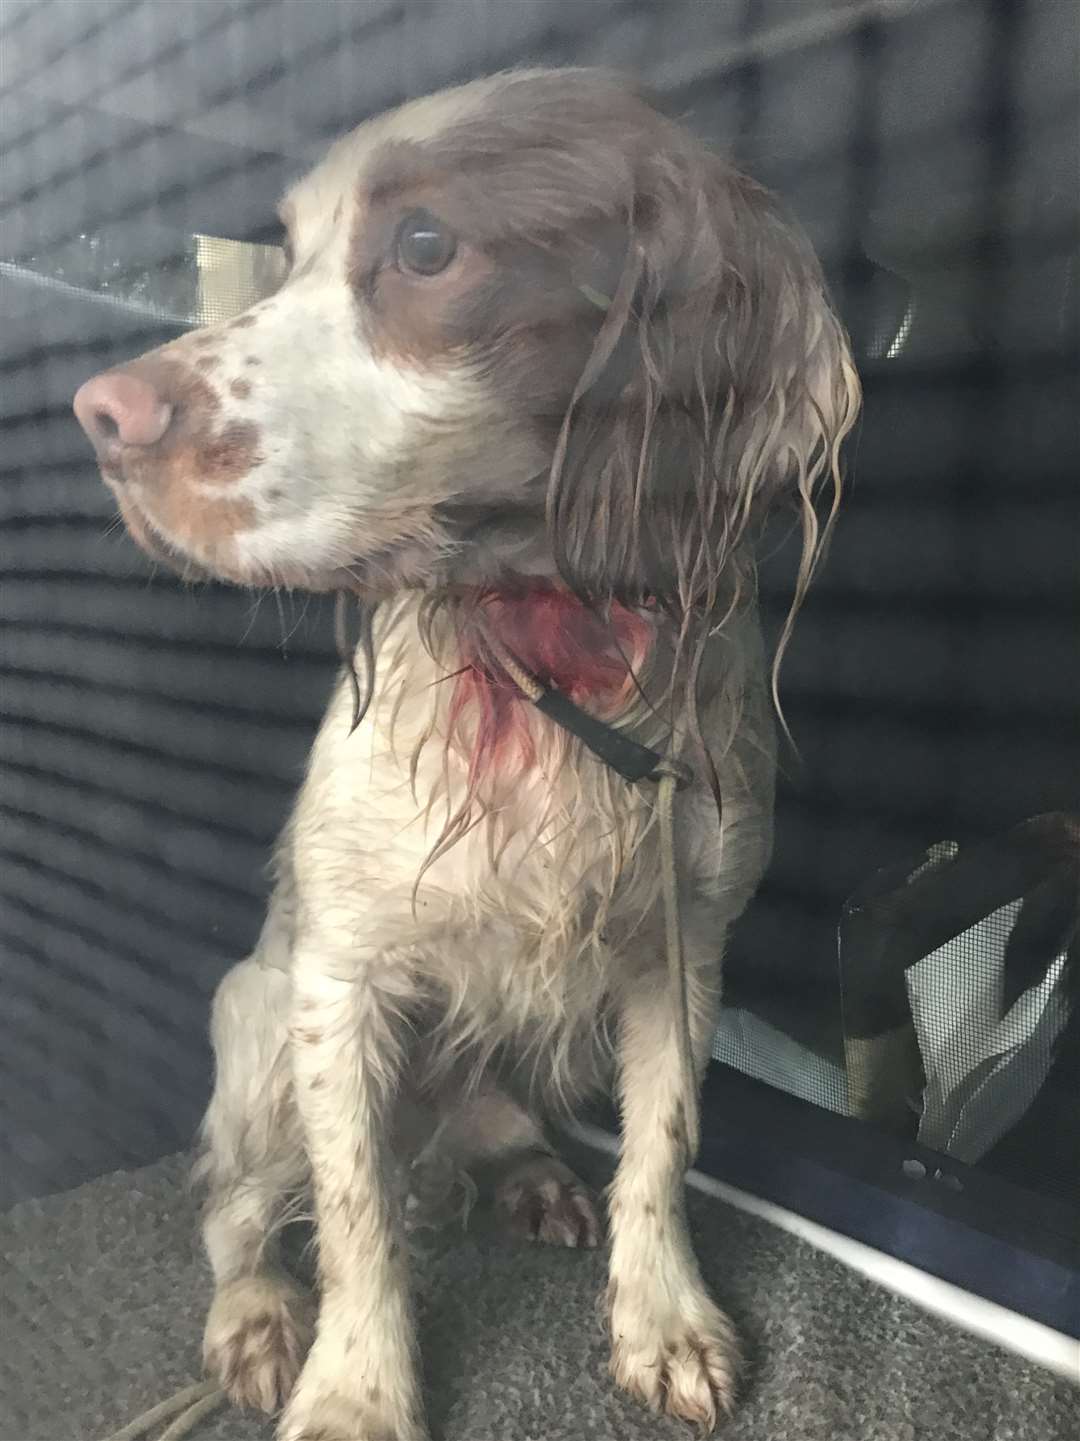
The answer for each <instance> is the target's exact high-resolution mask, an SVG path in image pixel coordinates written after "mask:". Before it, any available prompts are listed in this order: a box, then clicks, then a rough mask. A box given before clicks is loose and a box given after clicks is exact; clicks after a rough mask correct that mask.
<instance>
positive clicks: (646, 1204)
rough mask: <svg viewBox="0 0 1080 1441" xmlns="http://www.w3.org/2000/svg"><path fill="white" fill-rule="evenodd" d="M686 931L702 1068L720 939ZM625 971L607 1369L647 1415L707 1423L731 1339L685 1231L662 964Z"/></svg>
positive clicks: (721, 1392)
mask: <svg viewBox="0 0 1080 1441" xmlns="http://www.w3.org/2000/svg"><path fill="white" fill-rule="evenodd" d="M690 930H691V928H690V927H687V932H686V936H685V938H686V940H687V941H688V942H689V944H687V965H688V971H689V974H690V976H691V986H690V1002H691V1005H690V1013H691V1014H690V1022H691V1031H692V1040H693V1046H694V1051H695V1059H696V1060H697V1066H698V1073H699V1074H700V1073H701V1072H702V1071H703V1070H704V1066H705V1060H706V1057H707V1055H708V1047H709V1039H710V1036H711V1034H712V1030H713V1025H714V1016H715V1010H716V1006H715V987H714V986H713V987H710V986H709V985H708V984H707V983H703V982H706V979H707V977H708V972H709V971H710V970H713V969H715V965H716V962H715V960H711V958H710V956H709V955H708V950H711V949H713V947H715V948H716V949H718V948H719V944H720V938H719V936H717V937H716V938H715V940H714V941H713V943H712V945H711V946H708V945H707V948H706V949H705V950H703V949H702V948H701V947H698V946H694V945H693V938H692V935H691V934H690ZM656 949H657V952H658V953H660V951H661V947H660V945H658V946H657V948H656ZM695 951H696V952H697V955H696V956H695ZM710 960H711V964H710ZM631 975H632V978H630V979H628V981H627V984H626V989H625V991H624V993H623V996H622V1001H621V1006H620V1024H619V1036H618V1065H619V1099H620V1106H621V1111H622V1133H623V1136H622V1155H621V1158H620V1161H619V1167H618V1171H617V1172H616V1176H615V1180H614V1182H613V1184H612V1187H611V1192H610V1202H609V1209H610V1222H611V1261H610V1281H609V1286H608V1310H609V1315H610V1321H611V1341H612V1353H611V1369H612V1373H613V1375H614V1377H615V1379H616V1381H618V1383H619V1385H620V1386H623V1387H624V1388H625V1389H626V1390H627V1391H629V1392H630V1393H631V1394H632V1395H634V1396H636V1397H637V1398H638V1399H639V1400H641V1401H644V1402H645V1404H646V1405H648V1406H650V1407H651V1408H652V1409H653V1410H654V1411H659V1410H664V1411H667V1412H668V1413H669V1414H670V1415H672V1416H677V1417H680V1418H681V1419H682V1420H684V1421H690V1422H692V1423H694V1424H695V1425H698V1426H701V1427H703V1428H705V1429H706V1430H712V1428H713V1427H714V1426H715V1425H716V1422H717V1420H718V1417H719V1416H720V1415H721V1414H722V1413H725V1412H727V1411H729V1410H730V1409H731V1405H732V1401H733V1396H734V1386H735V1378H736V1372H737V1369H738V1344H737V1341H736V1338H735V1332H734V1329H733V1327H732V1325H731V1323H730V1321H729V1320H728V1318H727V1317H726V1316H725V1315H724V1313H723V1312H722V1311H721V1310H720V1309H719V1307H717V1306H716V1305H715V1304H714V1302H713V1301H712V1300H711V1298H710V1297H709V1294H708V1292H707V1290H706V1289H705V1284H704V1282H703V1281H702V1279H701V1275H700V1272H699V1271H698V1265H697V1261H696V1259H695V1257H694V1253H693V1249H692V1246H691V1242H690V1237H689V1234H688V1231H687V1226H686V1214H685V1202H684V1187H683V1175H684V1172H685V1169H686V1165H687V1154H686V1126H685V1116H684V1106H683V1089H682V1073H681V1067H680V1062H679V1044H678V1033H677V1030H676V1013H675V1008H674V1005H673V1003H672V999H671V996H670V992H669V989H668V987H667V983H666V978H665V976H664V972H663V969H662V962H661V965H660V967H659V968H656V967H652V968H647V969H645V970H644V971H640V972H638V973H636V975H635V974H633V973H631ZM713 979H714V980H715V977H713Z"/></svg>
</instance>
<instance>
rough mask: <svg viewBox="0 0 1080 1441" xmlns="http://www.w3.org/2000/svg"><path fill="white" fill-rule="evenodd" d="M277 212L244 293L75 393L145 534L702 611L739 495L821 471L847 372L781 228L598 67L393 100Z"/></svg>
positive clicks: (768, 494)
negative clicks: (278, 260)
mask: <svg viewBox="0 0 1080 1441" xmlns="http://www.w3.org/2000/svg"><path fill="white" fill-rule="evenodd" d="M281 214H282V219H283V221H284V224H285V227H286V229H287V232H288V238H289V244H288V251H289V270H288V274H287V276H286V278H285V279H284V281H283V283H282V285H281V287H280V289H279V290H278V291H277V293H276V294H275V295H273V296H272V297H270V298H268V299H266V300H263V301H262V302H260V303H259V304H257V305H255V306H254V307H252V308H251V309H250V310H249V311H247V312H246V313H245V314H244V315H242V316H240V317H238V318H237V319H235V320H232V321H230V322H229V323H228V324H224V325H220V326H216V327H213V328H211V329H205V330H201V331H197V332H193V333H191V334H189V335H186V336H184V337H183V338H181V339H179V340H177V341H174V342H173V343H171V344H169V345H167V346H165V347H163V348H162V349H160V350H157V351H154V352H152V353H151V354H149V355H146V356H143V357H141V358H140V359H138V360H136V361H133V362H132V363H131V364H129V365H126V366H124V367H122V368H120V369H117V370H113V371H110V372H108V373H106V374H104V375H100V376H97V377H96V378H95V379H93V380H91V381H88V382H87V383H86V385H84V386H83V387H82V388H81V390H80V391H79V393H78V395H77V397H76V401H75V408H76V413H77V414H78V417H79V420H80V422H81V423H82V425H83V426H84V428H85V429H86V431H87V433H88V435H89V436H90V438H91V439H92V440H93V442H94V445H95V448H96V450H97V452H98V457H99V460H100V463H101V469H102V472H103V474H104V476H105V478H106V480H107V481H108V483H109V484H110V486H111V487H112V488H113V490H114V491H115V493H116V495H117V498H118V500H119V503H120V508H121V511H122V513H123V515H124V518H125V520H126V521H127V524H128V526H129V529H130V530H131V532H132V534H133V535H134V537H135V538H136V540H138V541H139V542H140V543H141V544H142V545H144V546H145V547H146V548H147V549H148V550H150V551H151V552H153V553H155V554H156V555H158V556H159V557H160V558H163V559H167V558H172V560H173V561H174V562H175V561H177V559H179V560H181V561H182V562H183V563H190V564H191V565H192V567H193V569H194V570H195V571H196V572H198V571H202V572H206V573H210V574H214V575H218V576H221V577H223V578H225V579H228V580H231V581H235V582H238V583H241V584H246V585H265V584H277V583H285V584H291V585H296V586H300V587H305V588H309V589H329V588H355V589H356V590H358V591H360V592H361V593H363V594H366V595H368V596H370V597H373V598H378V597H379V596H381V595H384V594H387V593H389V592H391V591H395V590H398V589H400V588H402V587H406V586H418V587H425V588H435V587H441V586H446V585H447V584H451V585H452V584H454V583H455V582H461V583H462V584H467V585H475V584H481V585H490V584H496V585H497V584H499V583H500V581H501V580H503V579H504V578H508V577H510V576H521V575H538V576H544V577H546V578H555V577H560V578H561V580H562V581H563V582H565V583H566V584H567V585H569V586H570V587H571V588H572V589H574V590H576V591H577V592H579V593H580V594H582V595H583V596H587V597H589V598H592V599H604V600H610V599H618V600H621V601H625V602H633V603H638V602H640V601H642V600H643V599H644V598H646V597H648V598H650V600H651V602H652V603H654V604H659V605H661V606H666V607H670V608H673V609H675V610H677V611H680V612H682V613H685V612H686V611H687V610H689V608H691V607H702V608H704V610H705V611H706V612H708V611H709V609H710V608H711V607H712V606H714V605H715V603H716V601H717V598H718V596H719V593H720V579H721V576H722V574H723V572H724V569H725V567H726V565H727V562H728V561H729V559H730V558H731V556H732V554H733V553H734V552H735V551H736V550H737V548H738V542H739V540H740V538H741V537H742V536H743V535H744V533H745V532H746V530H747V528H748V527H749V526H750V525H752V524H753V522H754V521H755V519H756V518H757V517H759V516H760V515H761V514H762V513H763V511H764V510H765V509H766V507H767V506H768V504H769V502H770V501H771V500H772V499H773V498H775V497H776V496H777V495H778V494H781V493H783V492H784V491H785V490H786V491H787V492H788V493H790V494H794V495H800V496H801V498H802V505H803V508H804V518H805V517H806V516H812V511H811V509H810V502H809V497H810V492H811V489H812V487H813V486H814V484H815V482H816V481H817V480H818V479H819V478H820V477H823V476H824V477H828V476H830V475H832V476H833V477H834V478H835V476H836V475H837V451H838V447H839V444H840V441H841V440H842V438H843V436H844V434H845V433H846V431H847V430H848V429H849V428H850V426H851V424H852V423H853V420H854V417H855V414H856V410H857V406H858V386H857V381H856V379H855V375H854V371H853V368H852V365H851V361H850V358H849V354H848V349H847V345H846V342H845V339H844V336H843V333H842V330H841V328H840V326H839V325H838V323H837V321H836V319H835V317H834V315H833V313H832V311H831V310H830V308H829V305H828V303H827V301H826V298H825V295H824V291H823V285H822V280H821V276H820V273H819V271H818V268H817V265H816V263H815V261H814V259H813V257H812V256H811V255H810V253H809V252H808V250H807V248H806V246H805V244H804V242H803V241H802V240H801V239H800V238H799V236H798V235H797V234H796V233H795V232H794V231H793V230H792V229H791V227H790V226H789V225H788V224H787V223H786V222H785V221H784V220H783V219H782V217H781V215H780V213H779V211H778V208H777V206H776V204H775V203H774V201H773V200H772V199H771V197H770V196H769V195H768V194H767V193H765V192H764V191H763V190H761V189H760V188H759V187H758V186H757V185H755V184H754V183H753V182H751V181H749V180H747V179H746V178H745V177H743V176H742V175H740V174H738V173H737V172H736V171H734V170H733V169H732V168H731V167H730V165H728V164H727V163H726V162H725V161H724V160H722V159H721V158H719V157H718V156H716V155H714V154H712V153H710V152H709V151H708V150H707V149H705V148H704V147H703V146H701V145H700V144H699V143H698V142H697V141H696V140H694V139H693V138H692V137H691V136H690V135H689V134H688V133H687V132H686V131H685V130H683V129H682V128H681V127H679V126H677V125H675V124H674V123H672V122H670V121H669V120H666V119H664V118H663V117H662V116H660V115H659V114H658V113H657V112H656V111H655V110H654V109H653V108H651V107H650V106H649V105H648V104H647V103H646V102H645V101H643V100H642V99H641V98H639V97H638V96H637V95H636V94H635V93H633V92H632V91H631V90H630V89H628V88H627V87H626V86H625V85H624V84H622V83H621V82H619V81H617V80H615V79H613V78H612V77H609V76H607V75H606V74H604V73H600V72H594V71H588V70H567V71H547V72H540V71H522V72H511V73H508V74H504V75H499V76H496V77H494V78H492V79H489V80H484V81H480V82H477V83H474V84H471V85H467V86H464V87H463V88H461V89H457V90H452V91H448V92H445V93H443V94H441V95H437V96H434V97H432V98H430V99H426V100H421V101H417V102H414V103H411V104H409V105H406V106H404V107H403V108H402V109H400V110H398V111H395V112H393V113H392V114H389V115H386V116H383V117H381V118H379V119H377V120H374V121H371V122H369V123H367V124H364V125H362V126H360V128H359V129H357V130H356V131H354V132H353V133H352V134H351V135H349V136H347V137H346V138H345V139H343V140H341V141H339V142H338V143H337V144H336V145H334V146H333V148H332V149H331V150H330V152H329V154H328V155H327V157H326V159H325V160H324V161H323V162H322V163H321V164H320V165H319V166H318V168H317V169H315V170H314V171H313V172H312V173H311V174H310V175H308V176H307V177H306V179H304V180H303V181H301V182H300V183H299V184H298V185H297V186H296V187H295V188H294V189H293V190H292V191H291V193H290V194H289V195H288V196H287V197H286V199H285V200H284V202H283V204H282V207H281ZM812 538H813V531H812V523H811V541H812Z"/></svg>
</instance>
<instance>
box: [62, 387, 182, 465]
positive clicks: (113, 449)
mask: <svg viewBox="0 0 1080 1441" xmlns="http://www.w3.org/2000/svg"><path fill="white" fill-rule="evenodd" d="M74 405H75V415H76V418H77V419H78V422H79V424H80V425H81V426H82V428H83V430H85V431H86V433H87V435H88V436H89V437H90V439H91V441H92V442H93V445H94V449H95V450H96V451H97V453H98V455H99V456H102V457H103V458H106V459H110V460H111V459H115V458H116V457H117V456H119V454H120V452H121V451H122V450H123V448H124V447H125V446H127V445H156V444H157V442H158V441H159V440H160V439H161V438H162V436H163V435H164V434H165V432H166V431H167V430H168V428H169V425H170V423H171V421H172V415H173V408H172V406H171V405H170V404H169V402H168V401H167V400H166V399H165V398H164V396H162V395H159V394H158V392H157V391H156V390H155V389H154V387H153V386H152V385H151V384H150V383H149V382H148V381H145V380H141V379H140V378H139V377H138V376H137V375H130V374H128V373H127V372H126V371H123V370H114V371H107V372H106V373H105V374H104V375H95V376H94V378H93V379H92V380H88V381H87V382H86V384H85V385H81V386H80V387H79V389H78V390H77V391H76V393H75V401H74Z"/></svg>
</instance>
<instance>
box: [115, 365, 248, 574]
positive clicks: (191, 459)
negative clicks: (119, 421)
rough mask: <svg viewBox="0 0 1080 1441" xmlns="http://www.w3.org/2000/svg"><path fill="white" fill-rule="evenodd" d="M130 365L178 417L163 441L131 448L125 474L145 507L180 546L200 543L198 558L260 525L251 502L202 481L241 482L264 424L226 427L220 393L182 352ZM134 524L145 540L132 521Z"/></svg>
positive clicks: (124, 463)
mask: <svg viewBox="0 0 1080 1441" xmlns="http://www.w3.org/2000/svg"><path fill="white" fill-rule="evenodd" d="M207 338H208V339H211V340H213V339H214V337H207ZM125 368H126V369H127V370H128V371H129V372H130V373H132V374H134V375H137V376H140V377H141V378H143V379H145V380H147V381H148V382H149V383H150V384H151V385H153V386H154V388H155V389H156V390H157V391H158V392H159V394H161V395H162V396H163V397H164V398H165V399H167V400H168V401H169V403H170V404H171V405H172V407H173V420H172V424H171V425H170V426H169V429H168V430H167V431H166V433H165V435H164V436H163V437H162V439H161V440H160V441H159V442H158V443H157V444H155V445H150V446H145V447H141V448H139V449H138V450H135V449H134V448H130V447H129V448H128V449H127V450H126V451H125V452H124V454H123V457H122V466H121V469H122V475H123V481H124V482H125V483H126V485H127V486H128V487H130V490H131V500H133V501H134V504H135V507H136V508H137V509H138V510H140V511H143V510H145V512H146V515H147V517H148V518H149V519H150V521H151V523H152V525H154V526H156V527H158V528H159V529H160V530H162V531H163V532H165V533H166V534H168V535H169V536H171V537H172V538H173V539H174V540H175V541H176V543H177V544H178V545H180V546H182V547H184V548H187V547H188V546H190V547H192V548H193V550H194V551H195V552H196V555H195V558H196V559H198V558H199V557H200V556H201V555H203V554H204V553H205V551H206V550H207V549H209V550H211V551H213V550H214V549H215V548H216V547H217V545H218V544H220V542H222V541H225V540H228V539H229V538H230V537H232V536H233V535H234V534H235V533H236V532H237V531H241V530H245V529H249V528H250V527H251V526H252V525H253V524H254V520H255V512H254V507H253V506H252V504H251V502H250V501H248V500H245V499H240V498H235V497H230V496H218V495H208V494H206V493H205V492H202V491H201V490H200V487H201V486H203V485H212V486H219V485H230V484H234V483H235V482H236V481H239V480H241V479H242V478H243V477H244V476H245V475H247V474H248V472H249V471H250V470H251V469H252V468H253V467H254V466H256V465H258V464H259V462H260V460H261V459H262V457H261V455H260V453H259V440H260V435H259V430H258V427H257V426H255V425H253V424H251V423H250V422H249V421H231V422H227V423H226V424H225V425H224V426H221V424H220V422H221V418H222V416H221V411H222V399H221V395H220V393H219V392H218V391H217V390H216V389H215V388H214V387H213V386H212V385H210V384H209V382H208V381H207V380H205V379H204V378H203V376H202V375H200V374H198V373H197V372H196V370H195V369H194V367H192V366H190V365H188V364H185V363H184V361H182V360H180V359H179V358H176V357H175V356H170V355H168V354H163V353H161V352H154V353H152V354H150V355H147V356H142V357H141V358H140V359H138V360H135V361H133V362H132V363H131V364H130V365H129V366H127V367H125ZM129 528H130V529H131V530H132V533H133V535H134V538H135V539H136V540H141V541H143V543H144V545H145V538H144V537H141V536H140V535H139V534H138V529H137V527H136V526H134V525H131V523H130V521H129Z"/></svg>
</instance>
